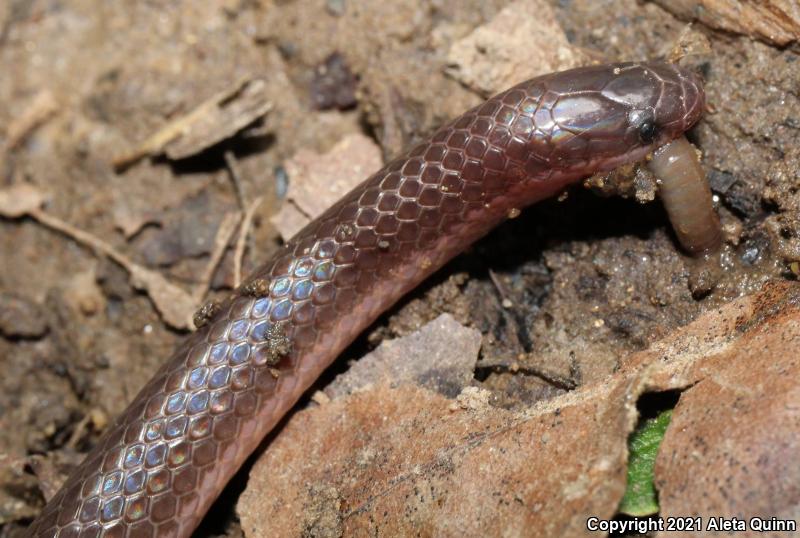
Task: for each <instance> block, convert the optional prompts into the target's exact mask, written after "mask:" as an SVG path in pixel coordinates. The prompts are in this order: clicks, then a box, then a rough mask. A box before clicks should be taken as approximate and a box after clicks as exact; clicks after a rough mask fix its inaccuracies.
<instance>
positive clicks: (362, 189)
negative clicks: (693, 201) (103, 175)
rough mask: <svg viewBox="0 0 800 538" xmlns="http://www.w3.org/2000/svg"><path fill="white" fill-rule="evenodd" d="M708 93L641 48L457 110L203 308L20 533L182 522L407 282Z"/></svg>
mask: <svg viewBox="0 0 800 538" xmlns="http://www.w3.org/2000/svg"><path fill="white" fill-rule="evenodd" d="M703 109H704V94H703V90H702V86H701V83H700V82H699V80H698V78H697V77H696V76H695V75H694V74H692V73H690V72H688V71H686V70H683V69H681V68H678V67H676V66H673V65H670V64H664V63H642V64H617V65H611V66H593V67H585V68H580V69H575V70H571V71H566V72H562V73H556V74H552V75H546V76H543V77H538V78H535V79H532V80H530V81H527V82H524V83H522V84H520V85H518V86H515V87H514V88H511V89H509V90H508V91H505V92H503V93H501V94H499V95H497V96H495V97H492V98H491V99H489V100H488V101H486V102H485V103H483V104H482V105H480V106H478V107H476V108H474V109H472V110H470V111H468V112H466V113H464V114H463V115H462V116H460V117H458V118H457V119H455V120H453V121H452V122H451V123H450V124H448V125H446V126H445V127H443V128H441V129H440V130H439V131H437V132H436V133H435V134H434V135H433V136H432V137H431V138H430V139H429V140H427V141H426V142H424V143H422V144H419V145H418V146H416V147H414V148H413V149H411V151H409V152H408V153H407V154H406V155H405V156H403V157H401V158H399V159H396V160H394V161H392V162H390V163H389V164H387V165H386V166H385V167H384V168H383V169H382V170H380V171H379V172H377V173H375V174H374V175H372V176H371V177H369V178H368V179H367V180H366V181H364V182H363V183H362V184H361V185H359V186H358V187H357V188H356V189H354V190H353V191H351V192H350V193H349V194H347V195H346V196H345V197H344V198H342V199H341V200H340V201H339V202H338V203H336V204H335V205H334V206H333V207H331V208H330V209H328V210H327V211H326V212H325V213H324V214H323V215H322V216H320V217H319V218H317V219H316V220H314V221H313V222H311V223H310V224H309V225H308V226H306V227H305V228H304V229H303V230H302V231H301V232H300V233H298V234H297V236H296V237H294V238H293V239H292V240H291V241H289V242H288V243H287V244H286V245H285V247H284V248H282V249H281V250H280V251H279V252H278V253H277V254H276V255H275V256H274V257H273V258H272V259H270V260H269V261H268V262H267V263H266V264H265V265H264V266H262V267H261V268H260V269H258V270H257V271H256V272H255V274H253V275H252V276H251V278H250V279H249V280H248V281H247V282H246V283H245V285H244V286H243V287H242V288H241V289H240V290H238V291H237V292H236V293H235V295H234V296H233V297H231V298H230V299H229V300H228V301H226V302H225V303H223V304H221V305H218V306H216V307H214V308H210V309H207V310H208V311H207V312H206V313H207V314H208V322H207V323H206V324H205V325H204V326H202V327H201V328H200V329H199V330H198V331H197V332H195V333H194V334H192V335H191V336H189V337H188V338H187V339H186V341H185V342H184V343H183V344H182V345H181V346H180V347H179V348H178V349H177V350H176V351H175V353H174V355H173V356H172V357H171V358H170V359H169V360H168V361H167V362H166V363H165V364H164V366H163V367H162V368H161V369H160V370H159V371H158V372H157V373H156V374H155V376H154V377H153V379H152V380H151V381H150V382H148V383H147V385H146V386H145V387H144V388H143V389H142V391H141V392H140V393H139V394H138V395H137V396H136V398H135V399H134V400H133V402H132V403H131V404H130V406H129V407H128V409H127V410H126V411H125V412H124V413H123V414H122V416H120V417H119V418H118V419H117V420H116V421H115V422H114V423H113V424H112V425H111V426H110V427H109V428H108V430H107V431H106V432H105V434H104V435H103V437H102V439H101V440H100V441H99V443H98V444H97V446H95V447H94V449H93V450H92V451H91V452H90V453H89V454H88V456H87V457H86V460H85V461H84V462H83V463H82V464H81V465H80V466H79V467H78V468H77V469H76V470H75V471H74V472H73V473H72V475H71V476H70V477H69V478H68V480H67V482H66V483H65V484H64V486H63V488H62V489H61V490H60V491H59V492H58V493H57V494H56V495H55V497H54V498H53V499H51V500H50V502H49V503H48V504H47V506H46V507H45V508H44V510H43V511H42V513H41V515H40V516H39V518H38V519H36V521H34V523H33V524H32V525H31V527H30V529H29V534H30V535H31V536H37V537H55V536H59V537H61V538H66V537H78V536H80V537H84V536H112V537H123V536H127V537H133V536H141V537H149V536H188V535H190V534H191V532H192V531H193V529H194V528H195V527H196V526H197V525H198V523H199V522H200V520H201V519H202V517H203V515H204V514H205V512H206V511H207V509H208V508H209V506H210V505H211V503H212V502H213V501H214V499H216V497H217V496H218V495H219V493H220V491H221V490H222V488H223V487H224V485H225V484H226V483H227V482H228V480H229V479H230V477H231V476H232V475H233V474H234V473H235V472H236V470H237V469H238V468H239V467H240V466H241V464H242V463H243V461H244V460H245V458H247V456H248V455H249V454H250V453H251V452H252V451H253V450H254V449H255V448H256V446H257V445H258V444H259V443H260V442H261V440H262V439H263V438H264V436H265V435H266V434H267V433H268V432H269V431H270V430H271V429H272V428H273V426H274V425H275V424H276V422H278V420H280V419H281V417H283V416H284V414H285V413H286V412H287V411H288V410H289V409H291V407H292V406H293V405H294V404H295V402H296V401H297V400H298V398H299V397H300V396H301V395H302V394H303V392H304V391H305V390H306V389H307V388H308V387H309V386H310V385H311V383H313V381H314V380H315V379H316V378H317V377H318V376H319V374H320V373H321V372H322V371H323V370H324V369H325V368H326V367H327V366H328V365H329V364H330V363H331V361H333V360H334V359H335V358H336V357H337V355H338V354H339V353H340V352H341V351H342V350H343V349H344V347H345V346H347V345H348V344H349V343H350V342H351V341H352V340H353V339H354V338H355V337H356V336H357V335H358V334H359V333H360V332H361V331H362V330H363V329H364V328H365V327H366V326H367V325H368V324H369V323H371V322H372V321H374V320H375V319H376V317H377V316H378V315H380V314H381V313H382V312H383V311H384V310H386V309H387V308H388V307H390V306H391V305H392V304H394V303H395V302H396V301H397V300H398V299H399V298H400V297H401V296H402V295H403V294H405V293H406V292H408V291H409V290H410V289H412V288H414V287H415V286H416V285H417V284H418V283H419V282H420V281H422V280H423V279H425V278H426V277H427V276H428V275H430V274H431V273H432V272H434V271H436V270H437V269H438V268H439V267H441V266H442V265H443V264H444V263H445V262H446V261H447V260H449V259H451V258H452V257H453V256H455V255H456V254H458V253H459V252H461V251H462V250H463V249H464V248H465V247H466V246H468V245H469V244H471V243H472V242H473V241H475V240H476V239H478V238H480V237H481V236H483V235H485V234H486V233H487V232H488V231H489V230H491V229H492V228H493V227H494V226H496V225H497V224H498V223H500V222H501V221H503V220H504V219H505V218H507V216H508V215H509V213H510V212H515V211H516V210H517V209H519V208H522V207H525V206H528V205H530V204H532V203H534V202H536V201H538V200H541V199H543V198H546V197H549V196H552V195H553V194H556V193H558V192H559V191H561V190H562V189H564V187H565V186H567V185H568V184H570V183H572V182H575V181H577V180H579V179H582V178H584V177H586V176H588V175H591V174H593V173H596V172H602V171H607V170H610V169H613V168H615V167H616V166H618V165H620V164H623V163H627V162H632V161H637V160H640V159H642V158H644V156H645V155H647V154H648V153H649V152H651V151H653V150H654V149H655V148H657V147H659V146H661V145H663V144H665V143H667V142H669V141H670V140H672V139H674V138H676V137H678V136H680V135H682V133H683V132H684V131H685V130H687V129H688V128H689V127H691V126H692V125H693V124H694V123H695V122H696V121H697V119H698V118H699V117H700V116H701V114H702V112H703Z"/></svg>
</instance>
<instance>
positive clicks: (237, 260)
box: [233, 196, 264, 288]
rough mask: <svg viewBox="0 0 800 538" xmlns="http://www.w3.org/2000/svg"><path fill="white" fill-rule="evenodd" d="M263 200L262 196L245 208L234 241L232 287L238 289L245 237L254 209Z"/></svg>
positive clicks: (240, 280) (240, 279)
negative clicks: (240, 225) (236, 237)
mask: <svg viewBox="0 0 800 538" xmlns="http://www.w3.org/2000/svg"><path fill="white" fill-rule="evenodd" d="M263 200H264V197H263V196H259V197H258V198H256V199H255V200H253V203H252V204H250V206H249V207H248V208H247V211H246V212H245V214H244V219H243V220H242V227H241V228H240V229H239V238H238V240H237V241H236V251H235V253H234V256H233V287H234V288H238V287H239V285H240V284H241V283H242V260H243V258H244V249H245V246H246V245H247V235H248V234H249V233H250V227H251V226H252V223H253V217H254V216H255V214H256V209H258V208H259V206H261V202H262V201H263Z"/></svg>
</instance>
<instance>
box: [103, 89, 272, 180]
mask: <svg viewBox="0 0 800 538" xmlns="http://www.w3.org/2000/svg"><path fill="white" fill-rule="evenodd" d="M270 108H272V104H271V103H270V102H269V101H267V94H266V83H265V82H264V80H262V79H257V78H254V79H251V78H243V79H241V80H239V81H238V82H237V83H236V84H234V85H233V86H232V87H231V88H228V89H226V90H225V91H222V92H220V93H218V94H216V95H214V96H213V97H211V98H210V99H208V100H206V101H204V102H203V103H201V104H200V105H198V106H197V107H195V108H194V109H193V110H191V111H190V112H188V113H187V114H184V115H182V116H179V117H177V118H175V119H173V120H172V121H170V122H169V123H167V124H166V125H165V126H164V127H162V128H161V129H159V130H158V131H156V132H155V133H154V134H152V135H151V136H150V137H148V138H147V140H145V141H144V142H142V143H141V144H139V146H137V147H136V148H135V149H133V150H132V151H130V152H128V153H125V154H123V155H119V156H117V157H115V158H114V160H113V164H114V167H115V168H117V169H121V168H125V167H127V166H130V165H131V164H133V163H135V162H136V161H138V160H139V159H142V158H144V157H147V156H153V155H159V154H161V153H165V154H166V155H167V157H169V158H170V159H173V160H177V159H185V158H186V157H190V156H192V155H196V154H198V153H200V152H202V151H204V150H206V149H208V148H209V147H211V146H213V145H215V144H218V143H219V142H221V141H223V140H226V139H228V138H230V137H232V136H233V135H235V134H236V133H238V132H239V131H241V130H242V129H244V128H245V127H247V126H248V125H250V124H252V123H253V122H255V121H256V120H258V119H260V118H262V117H263V116H264V115H266V113H267V112H268V111H269V110H270Z"/></svg>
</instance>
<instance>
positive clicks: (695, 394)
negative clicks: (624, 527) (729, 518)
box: [238, 284, 800, 536]
mask: <svg viewBox="0 0 800 538" xmlns="http://www.w3.org/2000/svg"><path fill="white" fill-rule="evenodd" d="M799 305H800V285H797V284H776V285H772V286H769V287H768V288H766V289H765V290H764V291H763V292H761V293H759V294H757V295H755V296H752V297H745V298H742V299H739V300H737V301H734V302H732V303H730V304H728V305H726V306H724V307H723V308H721V309H719V310H717V311H713V312H710V313H708V314H706V315H704V316H702V317H701V318H699V319H698V320H697V321H695V322H694V323H692V324H690V325H689V326H687V327H685V328H683V329H681V330H679V331H676V333H674V334H673V335H671V336H670V337H669V338H666V339H664V340H662V341H660V342H658V343H657V344H654V345H653V346H651V348H650V349H648V350H647V351H644V352H641V353H637V354H634V355H632V356H631V357H629V358H628V359H627V360H626V361H624V365H623V367H622V368H621V370H620V371H619V372H617V373H615V374H614V375H612V376H609V377H608V378H607V379H604V380H601V381H600V382H597V383H595V384H592V385H587V386H584V387H581V388H579V389H578V390H575V391H573V392H571V393H568V394H565V395H563V396H560V397H557V398H553V399H551V400H548V401H547V402H544V403H542V404H539V405H537V406H535V407H534V408H532V409H530V410H529V411H528V412H526V413H512V412H510V411H505V410H502V409H495V408H492V407H490V406H488V405H485V404H482V403H481V400H480V398H478V399H475V398H470V401H475V402H478V403H477V404H474V405H469V406H458V405H455V406H454V405H452V404H451V400H448V399H446V398H444V397H442V396H440V395H437V394H433V393H431V392H429V391H426V390H424V389H421V388H419V387H411V386H401V387H397V388H390V387H388V386H382V387H378V388H376V389H374V390H367V391H363V392H359V393H355V394H351V395H349V396H347V397H345V398H341V399H338V400H335V401H333V402H331V403H330V404H329V405H325V406H321V407H316V408H310V409H307V410H305V411H302V412H299V413H297V414H296V415H294V416H293V417H292V418H291V420H290V421H289V422H288V423H287V425H286V427H285V428H284V429H283V430H282V431H281V433H280V435H278V436H277V437H276V439H275V440H274V441H273V442H272V443H271V445H270V446H269V447H268V448H267V450H266V451H265V453H264V454H263V455H262V457H261V458H260V459H259V461H258V462H257V463H256V465H255V467H254V468H253V471H252V475H251V479H250V484H249V486H248V489H247V490H246V491H245V493H244V494H243V496H242V498H241V500H240V503H239V505H238V509H239V513H240V515H241V518H242V524H243V527H244V529H245V532H246V533H247V534H249V535H250V536H261V535H265V534H266V533H274V534H288V535H297V534H302V533H304V532H305V533H308V532H311V533H314V532H337V533H341V534H344V535H351V536H352V535H361V534H375V533H378V534H385V535H409V534H422V535H456V534H463V535H488V534H492V535H496V534H504V535H514V536H516V535H529V534H531V533H532V531H531V529H536V532H535V533H534V534H536V535H539V536H575V535H582V534H585V532H586V520H587V518H588V517H590V516H597V517H600V518H608V517H611V516H613V515H614V513H615V512H616V508H617V504H618V502H619V500H620V498H621V496H622V493H623V491H624V489H625V471H626V459H627V448H626V440H627V437H628V434H629V433H630V431H631V429H632V428H633V426H634V424H635V422H636V410H635V402H636V400H637V398H638V396H639V395H640V394H642V393H643V392H645V391H663V390H670V389H686V388H687V387H691V388H689V389H688V390H687V391H686V393H685V398H684V399H681V402H680V404H679V406H678V408H677V409H676V411H675V417H674V418H673V425H672V426H671V427H670V429H669V430H668V431H667V437H666V438H665V441H664V446H663V448H662V451H661V455H660V457H659V467H658V480H659V485H660V487H661V492H660V495H661V499H662V503H663V505H662V515H691V514H700V515H703V516H704V517H705V518H708V517H709V516H711V515H715V516H719V515H721V514H738V515H740V516H745V515H766V516H771V515H775V516H778V517H781V516H784V517H792V515H794V517H796V515H797V513H798V509H799V508H798V507H800V490H798V489H797V487H796V484H797V483H800V466H798V465H797V464H796V463H795V462H794V461H793V460H792V459H790V458H789V457H788V455H790V454H797V453H798V452H800V435H798V433H800V422H799V420H800V419H798V416H800V390H797V388H796V387H797V383H796V380H797V379H798V378H800V375H799V374H800V361H798V358H797V353H796V347H797V344H796V342H797V341H798V340H800V306H799ZM464 407H467V409H466V410H465V409H464ZM709 418H711V420H709ZM676 425H677V426H676ZM298 446H302V447H305V449H304V450H297V447H298ZM756 475H757V476H756ZM321 492H322V493H324V492H327V494H325V495H322V493H321Z"/></svg>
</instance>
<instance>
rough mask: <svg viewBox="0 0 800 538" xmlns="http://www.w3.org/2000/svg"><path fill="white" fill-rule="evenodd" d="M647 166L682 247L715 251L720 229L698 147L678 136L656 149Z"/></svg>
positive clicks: (690, 249) (709, 251) (704, 252)
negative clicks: (654, 179)
mask: <svg viewBox="0 0 800 538" xmlns="http://www.w3.org/2000/svg"><path fill="white" fill-rule="evenodd" d="M647 167H648V168H649V169H650V170H651V171H652V172H653V173H654V174H655V175H656V177H657V178H658V179H659V194H660V195H661V200H662V201H663V202H664V208H665V209H666V210H667V214H668V215H669V220H670V222H671V223H672V228H673V229H674V230H675V235H676V236H677V237H678V241H679V242H680V244H681V245H682V246H683V248H685V249H686V250H687V251H688V252H689V253H691V254H694V255H702V254H710V253H713V252H715V251H717V250H718V249H719V247H720V245H721V244H722V229H721V227H720V224H719V217H718V216H717V213H716V212H715V211H714V205H713V203H712V200H711V189H709V187H708V182H707V181H706V175H705V172H703V168H702V167H701V166H700V160H699V158H698V153H697V149H695V147H694V146H692V145H691V144H690V143H689V141H688V140H686V137H685V136H680V137H678V138H676V139H675V140H673V141H671V142H669V143H668V144H665V145H664V146H662V147H660V148H659V149H657V150H656V151H655V152H654V153H653V156H652V159H650V161H649V162H648V163H647Z"/></svg>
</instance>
